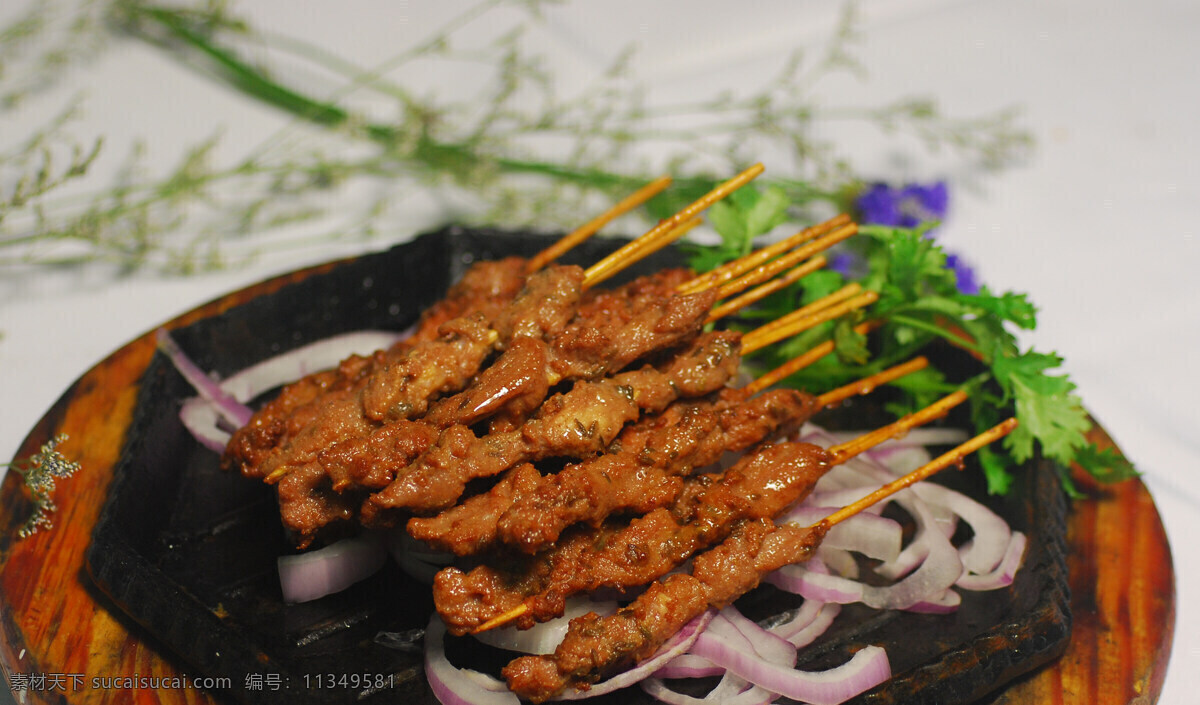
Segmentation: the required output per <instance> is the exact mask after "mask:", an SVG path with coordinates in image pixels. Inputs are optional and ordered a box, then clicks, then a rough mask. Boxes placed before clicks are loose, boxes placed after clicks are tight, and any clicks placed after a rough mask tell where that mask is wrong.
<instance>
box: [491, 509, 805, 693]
mask: <svg viewBox="0 0 1200 705" xmlns="http://www.w3.org/2000/svg"><path fill="white" fill-rule="evenodd" d="M823 539H824V530H823V527H821V526H817V527H798V526H792V525H785V526H780V527H776V526H775V525H774V524H773V523H772V522H771V520H770V519H754V520H744V521H742V522H740V523H739V524H738V525H737V527H736V529H735V530H734V531H733V533H732V534H730V536H729V537H728V538H727V539H725V540H724V541H723V542H722V543H721V544H720V545H719V546H717V547H715V548H713V549H710V550H708V551H706V552H704V553H701V554H699V555H697V556H696V558H695V560H694V562H693V567H692V572H691V574H690V575H688V574H682V573H681V574H674V575H671V576H668V577H667V578H665V579H663V580H660V581H657V582H655V583H652V584H651V585H650V586H649V587H648V588H647V589H646V591H645V592H643V593H642V594H641V595H639V596H638V597H637V599H635V600H634V601H633V602H632V603H630V604H629V605H628V606H627V607H625V608H623V609H622V610H620V611H618V612H617V613H616V614H613V615H610V616H607V617H600V616H598V615H596V614H595V613H591V614H588V615H585V616H583V617H578V618H576V619H573V620H571V625H570V627H569V628H568V631H567V636H566V637H565V638H564V639H563V641H562V643H561V644H559V645H558V648H557V649H555V651H554V653H553V654H549V655H546V656H523V657H521V658H518V659H515V660H513V661H512V662H511V663H509V664H508V665H507V666H506V667H505V668H504V671H503V673H504V677H505V678H506V679H507V680H508V686H509V688H510V689H511V690H512V691H513V692H514V693H516V694H517V695H518V696H519V697H522V698H525V699H527V700H530V701H532V702H535V703H541V702H544V701H546V700H548V699H549V698H552V697H554V696H555V695H558V694H559V693H562V692H563V691H564V690H566V689H567V688H570V687H575V688H579V689H586V688H587V687H588V685H589V684H590V683H594V682H596V681H597V680H599V679H600V678H602V677H603V676H604V675H605V674H607V673H609V672H611V671H612V670H613V669H615V668H618V667H620V666H622V665H624V664H627V663H630V662H637V661H641V660H644V659H645V658H647V657H649V656H651V655H652V654H653V653H654V652H655V651H657V650H658V648H659V647H660V646H661V645H662V644H663V643H664V642H665V641H666V640H667V639H669V638H671V636H673V635H674V634H675V633H677V632H678V631H679V630H680V629H682V628H683V627H684V625H686V624H687V623H688V622H690V621H691V620H692V619H694V618H696V617H698V616H700V615H701V614H703V613H704V611H705V610H707V609H710V608H718V609H719V608H721V607H724V606H725V605H727V604H729V603H731V602H733V601H734V600H736V599H737V598H738V597H741V596H742V595H744V594H745V593H747V592H749V591H750V590H751V589H753V588H754V587H756V586H757V585H758V584H759V582H760V581H761V580H762V576H763V575H765V574H767V573H769V572H771V571H773V570H778V569H779V568H781V567H783V566H784V565H788V564H790V563H799V562H802V561H806V560H808V559H809V558H810V557H811V556H812V553H813V551H814V550H815V549H816V547H817V546H818V545H819V544H820V542H821V541H822V540H823Z"/></svg>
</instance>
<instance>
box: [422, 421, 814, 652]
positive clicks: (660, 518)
mask: <svg viewBox="0 0 1200 705" xmlns="http://www.w3.org/2000/svg"><path fill="white" fill-rule="evenodd" d="M829 466H830V458H829V455H828V453H826V452H825V450H824V449H822V448H820V447H819V446H814V445H811V444H807V443H781V444H776V445H767V446H764V447H763V448H761V449H759V450H758V451H757V452H755V453H754V454H752V455H747V456H745V457H744V458H742V459H741V460H740V461H739V462H738V463H736V464H735V465H734V466H733V467H731V468H730V469H729V470H727V471H725V472H724V473H722V474H720V475H717V476H711V475H702V476H696V477H692V478H689V479H688V482H689V483H691V484H693V485H695V491H692V492H688V493H686V497H687V501H686V506H675V507H672V508H671V509H667V508H660V509H655V510H654V511H652V512H650V513H649V514H646V515H645V516H643V517H639V518H637V519H634V520H633V521H631V522H629V523H628V524H627V525H623V524H620V523H618V522H611V523H609V524H607V525H605V526H604V527H602V528H600V529H599V530H598V531H597V530H587V529H584V528H583V527H579V528H578V529H577V530H575V531H571V532H568V533H567V534H565V535H564V538H563V540H561V541H560V542H559V543H558V544H557V545H556V546H554V547H553V548H551V549H548V550H547V551H545V552H543V553H541V554H538V555H536V556H531V557H528V558H526V559H523V560H516V561H512V562H511V563H510V564H509V565H507V566H501V565H499V564H497V565H488V564H484V565H480V566H478V567H476V568H474V569H472V570H471V571H469V572H463V571H461V570H459V569H457V568H447V569H445V570H442V571H440V572H439V573H438V575H437V578H436V579H435V581H434V603H435V605H436V606H437V610H438V613H439V614H440V615H441V616H442V619H443V620H444V621H445V622H446V624H447V626H448V627H449V629H450V630H451V631H452V632H455V633H463V632H467V631H470V630H471V629H474V628H476V627H478V626H479V625H480V624H482V623H483V622H485V621H487V620H489V619H492V618H494V617H497V616H499V615H501V614H504V613H505V612H508V611H509V610H512V609H514V608H516V607H518V606H520V605H524V606H525V608H526V611H525V613H524V614H523V615H521V616H520V617H518V618H517V620H516V622H515V623H516V624H517V626H518V627H520V628H529V627H531V626H533V624H535V623H536V622H540V621H545V620H548V619H553V618H555V617H558V616H560V615H561V614H562V610H563V607H564V601H565V599H566V598H567V597H569V596H570V595H574V594H577V593H580V592H592V591H595V590H597V589H599V588H602V587H607V588H617V589H624V588H632V587H636V586H639V585H644V584H646V583H648V582H650V581H652V580H655V579H657V578H659V577H661V576H663V575H665V574H666V573H668V572H669V571H671V570H673V569H675V568H676V567H678V566H679V565H680V564H682V563H683V562H684V561H686V560H687V559H688V558H689V557H690V556H692V554H694V553H695V552H696V551H701V550H704V549H705V548H707V547H708V546H711V545H713V544H716V543H719V542H721V541H723V540H725V538H726V537H727V536H729V535H730V532H732V531H733V530H734V529H735V528H736V527H737V526H738V525H739V523H740V522H744V521H746V520H755V519H767V518H770V517H773V516H775V515H777V514H779V513H780V512H782V511H783V510H784V509H786V508H787V507H788V506H789V505H791V504H793V503H794V502H797V501H799V500H800V499H802V498H803V497H805V496H807V495H808V493H809V492H810V491H811V490H812V487H813V485H814V484H816V482H817V480H818V479H820V477H821V476H822V475H824V474H825V472H826V471H827V470H828V468H829Z"/></svg>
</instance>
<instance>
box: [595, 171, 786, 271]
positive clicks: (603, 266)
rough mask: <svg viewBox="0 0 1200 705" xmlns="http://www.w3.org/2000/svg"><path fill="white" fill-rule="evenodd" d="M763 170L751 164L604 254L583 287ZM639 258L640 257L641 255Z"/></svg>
mask: <svg viewBox="0 0 1200 705" xmlns="http://www.w3.org/2000/svg"><path fill="white" fill-rule="evenodd" d="M762 172H763V165H762V164H755V165H754V166H752V167H750V168H749V169H746V170H745V171H743V172H742V173H740V174H738V175H737V176H735V177H733V178H732V179H729V180H728V181H726V182H725V183H723V184H721V185H720V186H718V187H716V188H715V189H713V190H712V191H709V192H708V193H706V194H705V195H704V196H702V197H700V199H699V200H697V201H696V202H694V203H692V204H691V205H689V206H687V207H686V208H684V209H683V210H681V211H679V212H678V213H676V214H675V215H673V216H671V217H670V218H666V219H664V220H663V221H662V222H660V223H659V224H658V225H655V226H654V227H653V228H651V229H650V230H649V231H647V232H646V234H644V235H642V236H641V237H639V238H638V239H636V240H634V241H633V242H631V243H629V244H628V245H626V246H625V247H622V248H621V249H619V250H617V251H616V252H614V253H612V254H611V255H609V256H608V257H605V258H604V259H602V260H600V261H599V262H597V263H596V264H594V265H592V266H591V267H590V268H588V270H587V273H586V275H585V277H584V280H583V284H584V286H585V287H590V286H593V285H595V284H596V283H598V282H601V281H604V280H605V279H607V278H609V277H610V276H612V275H613V274H614V273H615V272H616V271H619V270H620V269H621V268H623V267H625V266H627V264H626V263H625V262H624V260H625V259H626V258H627V257H629V256H630V255H631V254H633V253H637V252H639V250H641V248H642V247H643V246H644V245H643V244H642V243H645V242H654V241H655V240H656V239H657V238H658V237H659V236H660V235H663V234H665V233H668V232H670V231H672V230H674V229H675V228H676V227H678V226H680V225H682V224H683V223H685V222H687V221H689V220H692V219H693V218H695V217H696V216H698V215H700V214H701V213H703V212H704V211H705V210H707V209H708V208H709V207H710V206H711V205H712V204H714V203H716V202H717V201H720V200H721V199H723V198H725V197H726V196H728V195H729V194H731V193H733V192H734V191H736V190H738V189H739V188H741V187H742V186H745V185H746V184H748V183H750V182H751V181H753V180H754V179H755V178H756V177H757V176H758V175H759V174H761V173H762ZM645 254H649V253H645ZM643 256H645V255H643ZM638 259H640V257H639V258H638ZM610 270H614V271H610Z"/></svg>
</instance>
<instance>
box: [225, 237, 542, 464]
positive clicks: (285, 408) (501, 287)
mask: <svg viewBox="0 0 1200 705" xmlns="http://www.w3.org/2000/svg"><path fill="white" fill-rule="evenodd" d="M524 284H525V260H524V259H522V258H520V257H508V258H505V259H503V260H498V261H485V262H478V263H476V264H474V265H472V266H471V267H470V268H469V269H468V270H467V271H466V272H465V273H464V274H463V277H462V279H461V280H459V282H458V283H456V284H455V285H454V286H452V287H451V288H450V290H449V291H448V292H447V293H446V296H445V297H444V298H442V299H440V300H439V301H438V302H437V303H435V304H434V305H433V306H431V307H430V308H428V309H427V310H426V311H425V313H424V314H423V315H422V316H421V319H420V321H419V322H418V324H417V326H416V327H415V331H414V333H413V334H412V335H411V336H410V337H408V338H407V339H405V340H403V341H400V342H398V343H396V344H395V345H393V346H392V347H391V348H389V349H388V350H385V351H379V352H377V353H375V354H374V355H372V356H370V357H359V356H352V357H350V358H348V359H347V360H345V361H343V362H342V363H341V364H340V365H339V366H338V367H337V368H335V369H332V370H322V371H318V372H315V373H312V374H310V375H307V376H305V377H303V378H301V379H299V380H297V381H296V382H293V383H292V384H289V385H288V386H286V387H284V389H283V390H282V391H281V392H280V393H279V395H278V396H276V397H275V398H274V399H272V400H271V401H269V402H267V403H266V404H265V405H264V406H263V408H262V409H260V410H259V411H258V412H257V413H256V414H255V415H254V417H253V418H252V419H251V421H250V423H249V424H247V425H246V426H244V427H242V428H241V429H239V430H238V431H237V432H235V433H234V434H233V438H232V439H231V441H230V443H229V445H228V448H227V450H226V452H225V454H224V457H223V458H222V464H223V465H224V466H225V467H226V468H229V469H238V470H240V471H241V472H242V473H243V474H245V475H247V476H249V477H262V476H263V473H262V468H261V464H262V463H263V461H264V460H265V459H266V458H267V456H269V455H270V454H271V453H272V452H273V451H274V450H275V449H276V448H277V447H279V445H280V444H281V443H283V442H284V441H286V440H287V439H288V438H290V437H291V436H292V435H293V434H294V433H296V432H298V431H299V429H302V428H304V426H306V425H307V424H308V423H310V422H311V421H312V420H313V419H314V418H317V417H319V416H320V414H321V401H322V398H323V396H324V395H325V394H327V393H330V392H336V391H338V390H341V389H344V388H346V387H348V386H356V385H358V384H360V383H361V382H362V380H363V377H364V376H365V375H369V374H370V373H372V372H373V371H375V370H376V369H378V368H382V367H384V366H386V365H387V364H388V363H389V362H391V361H394V360H397V359H399V358H401V357H403V356H404V355H405V353H406V352H407V351H408V350H409V349H410V348H412V347H413V346H414V345H416V344H417V343H421V342H430V341H434V340H437V339H438V338H439V337H441V334H440V332H439V329H440V328H441V325H442V324H443V323H446V322H448V321H451V320H452V319H455V318H460V317H463V316H467V315H469V314H471V313H476V312H478V313H482V314H483V316H484V317H485V319H490V317H491V316H492V315H494V314H495V313H497V312H498V311H499V310H500V309H501V308H503V307H504V306H507V305H508V304H509V303H510V302H511V301H512V300H513V299H514V298H515V297H516V295H517V293H518V292H520V290H521V289H522V288H523V287H524Z"/></svg>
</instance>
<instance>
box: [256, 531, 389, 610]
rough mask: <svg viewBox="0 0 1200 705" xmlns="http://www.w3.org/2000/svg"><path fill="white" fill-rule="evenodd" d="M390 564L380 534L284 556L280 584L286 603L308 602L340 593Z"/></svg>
mask: <svg viewBox="0 0 1200 705" xmlns="http://www.w3.org/2000/svg"><path fill="white" fill-rule="evenodd" d="M386 562H387V548H386V547H385V546H384V542H383V539H382V538H381V537H380V536H378V535H376V534H364V535H362V536H356V537H354V538H348V539H342V540H341V541H338V542H337V543H334V544H330V545H329V546H326V547H324V548H321V549H317V550H315V551H307V552H305V553H298V554H296V555H291V556H280V557H279V560H278V565H279V584H280V587H281V588H283V599H284V601H285V602H289V603H294V602H308V601H310V600H315V599H317V598H319V597H324V596H326V595H331V594H333V593H335V592H340V591H342V590H345V589H346V588H348V587H350V586H351V585H353V584H354V583H357V582H358V581H360V580H363V579H364V578H368V577H370V576H371V575H374V574H375V572H376V571H378V570H379V569H380V568H382V567H383V565H384V564H385V563H386Z"/></svg>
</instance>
